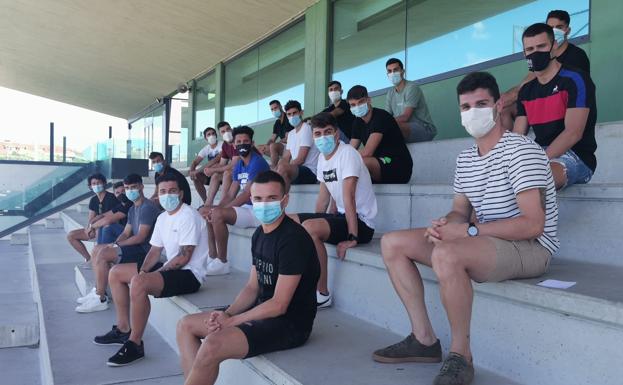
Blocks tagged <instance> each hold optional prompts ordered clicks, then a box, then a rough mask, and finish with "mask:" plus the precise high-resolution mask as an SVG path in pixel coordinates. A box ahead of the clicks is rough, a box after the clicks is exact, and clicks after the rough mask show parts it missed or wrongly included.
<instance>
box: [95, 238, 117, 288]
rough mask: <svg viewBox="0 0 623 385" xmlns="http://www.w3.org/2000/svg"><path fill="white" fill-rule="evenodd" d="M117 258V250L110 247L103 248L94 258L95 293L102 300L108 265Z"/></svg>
mask: <svg viewBox="0 0 623 385" xmlns="http://www.w3.org/2000/svg"><path fill="white" fill-rule="evenodd" d="M117 258H118V255H117V248H115V247H111V246H106V247H103V248H102V249H101V250H100V251H99V253H98V254H97V255H96V256H95V258H94V259H95V262H94V265H93V270H94V273H95V292H96V293H97V295H99V296H100V298H103V297H104V296H105V295H106V287H108V273H109V271H110V264H111V263H114V262H115V261H116V260H117Z"/></svg>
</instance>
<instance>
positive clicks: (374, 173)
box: [363, 156, 381, 182]
mask: <svg viewBox="0 0 623 385" xmlns="http://www.w3.org/2000/svg"><path fill="white" fill-rule="evenodd" d="M363 163H364V164H365V165H366V168H367V169H368V171H369V172H370V178H372V181H373V182H380V181H381V165H380V164H379V160H378V159H377V158H374V157H371V156H367V157H365V158H363Z"/></svg>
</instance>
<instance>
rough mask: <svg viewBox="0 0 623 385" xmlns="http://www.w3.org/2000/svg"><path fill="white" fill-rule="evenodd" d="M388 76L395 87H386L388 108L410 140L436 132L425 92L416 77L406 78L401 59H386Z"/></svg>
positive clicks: (427, 138)
mask: <svg viewBox="0 0 623 385" xmlns="http://www.w3.org/2000/svg"><path fill="white" fill-rule="evenodd" d="M385 69H386V70H387V79H388V80H389V82H390V83H391V84H392V87H391V88H390V89H389V91H387V100H386V104H385V106H386V107H385V109H386V110H387V112H389V113H390V114H392V115H393V116H394V118H395V119H396V122H398V126H400V130H401V132H402V135H403V137H404V139H405V141H406V142H407V143H415V142H427V141H429V140H433V138H434V137H435V135H437V128H436V127H435V125H434V124H433V120H432V118H431V116H430V112H428V106H427V105H426V100H425V99H424V93H423V92H422V90H421V89H420V87H418V85H417V84H415V82H413V81H409V80H407V79H405V69H404V66H403V65H402V61H400V59H397V58H391V59H389V60H387V63H385Z"/></svg>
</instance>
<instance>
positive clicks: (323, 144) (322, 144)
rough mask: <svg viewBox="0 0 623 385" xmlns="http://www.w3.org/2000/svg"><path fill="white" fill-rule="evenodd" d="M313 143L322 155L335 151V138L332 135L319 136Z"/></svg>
mask: <svg viewBox="0 0 623 385" xmlns="http://www.w3.org/2000/svg"><path fill="white" fill-rule="evenodd" d="M314 143H315V144H316V147H317V148H318V151H320V152H322V153H323V154H324V155H329V154H330V153H332V152H333V150H334V149H335V137H334V136H333V135H324V136H319V137H317V138H315V139H314Z"/></svg>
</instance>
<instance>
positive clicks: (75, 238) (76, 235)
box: [67, 229, 91, 261]
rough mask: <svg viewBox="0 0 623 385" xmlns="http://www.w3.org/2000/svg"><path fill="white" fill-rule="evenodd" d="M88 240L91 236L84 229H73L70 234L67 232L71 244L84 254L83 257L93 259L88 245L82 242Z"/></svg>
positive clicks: (86, 259) (87, 259)
mask: <svg viewBox="0 0 623 385" xmlns="http://www.w3.org/2000/svg"><path fill="white" fill-rule="evenodd" d="M88 240H89V237H88V236H87V234H86V233H85V231H84V229H76V230H72V231H70V232H69V234H67V241H69V244H70V245H71V247H73V248H74V250H76V251H77V252H78V253H80V255H82V258H84V260H85V261H89V260H90V259H91V254H89V252H88V251H87V248H86V246H85V245H84V243H82V241H88Z"/></svg>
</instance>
